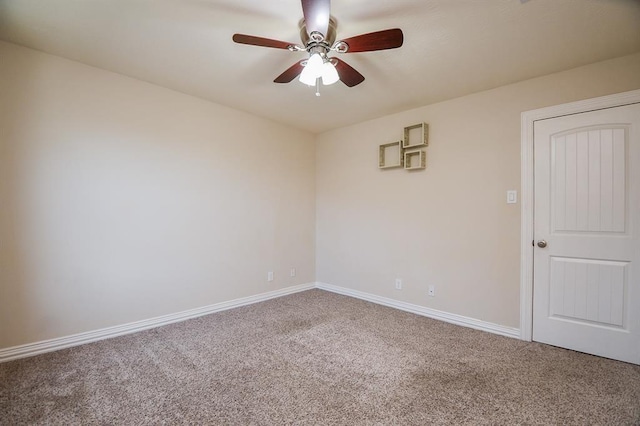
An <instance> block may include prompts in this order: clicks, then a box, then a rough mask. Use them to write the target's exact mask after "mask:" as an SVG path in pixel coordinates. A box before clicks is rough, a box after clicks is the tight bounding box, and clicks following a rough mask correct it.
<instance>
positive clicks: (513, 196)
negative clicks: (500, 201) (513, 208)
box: [507, 190, 518, 204]
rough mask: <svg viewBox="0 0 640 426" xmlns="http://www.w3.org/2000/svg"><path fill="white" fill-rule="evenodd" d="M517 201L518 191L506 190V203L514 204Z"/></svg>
mask: <svg viewBox="0 0 640 426" xmlns="http://www.w3.org/2000/svg"><path fill="white" fill-rule="evenodd" d="M517 202H518V191H515V190H510V191H507V204H516V203H517Z"/></svg>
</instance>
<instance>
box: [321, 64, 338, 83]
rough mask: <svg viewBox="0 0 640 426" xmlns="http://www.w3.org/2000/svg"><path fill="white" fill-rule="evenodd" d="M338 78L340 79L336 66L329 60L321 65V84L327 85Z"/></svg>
mask: <svg viewBox="0 0 640 426" xmlns="http://www.w3.org/2000/svg"><path fill="white" fill-rule="evenodd" d="M338 80H340V76H339V75H338V71H336V67H335V66H334V65H333V64H332V63H331V62H330V61H327V62H325V63H324V65H322V84H324V85H325V86H328V85H330V84H333V83H335V82H336V81H338Z"/></svg>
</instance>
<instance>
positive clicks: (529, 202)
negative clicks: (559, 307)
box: [520, 90, 640, 342]
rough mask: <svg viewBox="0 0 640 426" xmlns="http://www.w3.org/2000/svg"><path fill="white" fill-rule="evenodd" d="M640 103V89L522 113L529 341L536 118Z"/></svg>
mask: <svg viewBox="0 0 640 426" xmlns="http://www.w3.org/2000/svg"><path fill="white" fill-rule="evenodd" d="M635 103H640V90H632V91H629V92H622V93H616V94H614V95H608V96H601V97H598V98H593V99H585V100H582V101H577V102H570V103H566V104H561V105H554V106H550V107H546V108H540V109H535V110H531V111H525V112H523V113H522V114H521V124H520V129H521V135H520V143H521V145H520V171H521V181H522V183H521V188H520V192H521V197H520V199H521V200H522V201H521V205H520V339H521V340H526V341H528V342H530V341H531V340H532V337H533V254H534V250H533V239H534V235H533V225H534V224H533V219H534V218H533V209H534V195H535V193H534V187H533V178H534V162H533V141H534V140H533V137H534V134H533V126H534V124H535V122H536V121H539V120H546V119H549V118H556V117H562V116H565V115H572V114H579V113H583V112H589V111H596V110H600V109H607V108H615V107H619V106H624V105H630V104H635Z"/></svg>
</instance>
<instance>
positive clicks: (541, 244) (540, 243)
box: [538, 240, 547, 248]
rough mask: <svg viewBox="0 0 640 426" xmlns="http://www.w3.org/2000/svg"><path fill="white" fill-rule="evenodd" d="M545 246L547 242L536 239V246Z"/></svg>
mask: <svg viewBox="0 0 640 426" xmlns="http://www.w3.org/2000/svg"><path fill="white" fill-rule="evenodd" d="M546 246H547V242H546V241H545V240H540V241H538V247H540V248H545V247H546Z"/></svg>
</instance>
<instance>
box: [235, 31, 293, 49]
mask: <svg viewBox="0 0 640 426" xmlns="http://www.w3.org/2000/svg"><path fill="white" fill-rule="evenodd" d="M233 41H235V42H236V43H240V44H249V45H251V46H262V47H273V48H275V49H288V48H289V46H294V45H295V43H287V42H286V41H280V40H272V39H270V38H264V37H256V36H250V35H246V34H234V35H233Z"/></svg>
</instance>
